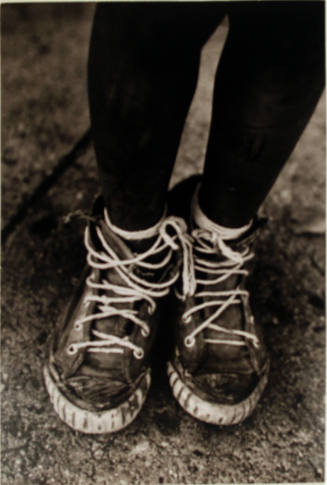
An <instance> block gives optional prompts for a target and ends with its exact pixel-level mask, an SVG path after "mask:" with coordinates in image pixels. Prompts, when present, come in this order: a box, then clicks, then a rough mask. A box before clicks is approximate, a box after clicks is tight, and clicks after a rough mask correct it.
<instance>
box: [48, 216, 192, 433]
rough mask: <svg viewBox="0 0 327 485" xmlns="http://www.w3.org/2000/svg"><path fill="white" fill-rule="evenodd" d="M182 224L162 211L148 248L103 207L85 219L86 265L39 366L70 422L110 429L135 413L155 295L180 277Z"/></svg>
mask: <svg viewBox="0 0 327 485" xmlns="http://www.w3.org/2000/svg"><path fill="white" fill-rule="evenodd" d="M185 230H186V226H185V223H184V222H183V221H182V220H181V219H178V218H176V217H175V218H174V217H168V218H166V219H164V220H163V221H162V222H160V223H159V224H158V225H157V227H156V235H155V236H154V238H153V243H152V244H151V245H150V248H148V249H146V250H145V251H144V250H143V251H142V252H135V251H131V249H130V244H129V243H128V244H127V243H126V241H124V240H123V239H122V238H121V237H120V236H119V235H117V231H115V230H114V226H112V224H111V223H110V221H109V218H108V216H107V214H106V212H105V217H104V218H103V217H100V218H97V220H95V221H94V222H92V223H90V224H89V226H88V227H87V229H86V232H85V245H86V248H87V251H88V257H87V261H88V267H87V269H86V271H85V275H84V277H83V278H82V281H81V284H80V286H79V288H78V290H77V293H76V294H75V296H74V298H73V300H72V302H71V303H70V305H69V307H68V309H67V312H66V314H65V316H64V318H63V319H62V322H61V324H60V325H59V326H58V328H57V329H56V332H55V336H54V339H53V343H52V348H51V352H50V359H49V363H48V365H46V366H45V369H44V376H45V383H46V387H47V389H48V392H49V394H50V397H51V401H52V403H53V405H54V408H55V410H56V412H57V413H58V414H59V416H60V418H61V419H62V420H63V421H64V422H65V423H66V424H68V425H69V426H71V427H72V428H73V429H75V430H78V431H81V432H84V433H110V432H114V431H118V430H120V429H122V428H124V427H126V426H127V425H128V424H129V423H131V422H132V421H133V419H134V418H135V417H136V416H137V414H138V413H139V411H140V409H141V407H142V405H143V403H144V400H145V398H146V395H147V392H148V390H149V386H150V380H151V378H150V351H151V349H152V346H153V342H154V337H155V334H156V329H157V326H158V308H157V303H158V299H160V298H162V297H164V296H165V295H167V294H168V292H169V290H170V287H171V285H172V284H174V282H175V281H176V280H177V278H178V275H179V259H180V256H179V245H178V244H177V242H176V241H177V239H178V238H179V237H181V236H182V233H183V232H185Z"/></svg>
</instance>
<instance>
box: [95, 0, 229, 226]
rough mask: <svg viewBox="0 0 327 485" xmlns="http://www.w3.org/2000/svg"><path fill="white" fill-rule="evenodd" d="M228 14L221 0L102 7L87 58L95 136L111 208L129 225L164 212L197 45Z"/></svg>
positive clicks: (196, 61) (115, 217) (117, 218)
mask: <svg viewBox="0 0 327 485" xmlns="http://www.w3.org/2000/svg"><path fill="white" fill-rule="evenodd" d="M224 13H225V7H224V6H223V4H220V5H200V4H196V5H194V4H169V3H168V4H151V3H149V4H139V3H136V4H134V3H127V4H124V3H109V4H101V5H99V6H98V8H97V12H96V16H95V21H94V28H93V34H92V40H91V48H90V57H89V99H90V113H91V121H92V131H93V139H94V146H95V151H96V156H97V162H98V168H99V173H100V179H101V182H102V187H103V194H104V198H105V202H106V205H107V208H108V209H109V212H110V214H111V218H112V221H113V223H114V224H116V225H118V226H120V227H122V228H124V229H126V230H135V229H143V228H146V227H149V226H151V225H153V224H154V223H156V222H157V221H158V219H160V217H161V216H162V214H163V211H164V205H165V200H166V192H167V186H168V182H169V178H170V175H171V170H172V168H173V164H174V161H175V157H176V152H177V149H178V144H179V140H180V135H181V132H182V128H183V124H184V120H185V116H186V114H187V111H188V108H189V104H190V102H191V99H192V96H193V92H194V89H195V85H196V81H197V75H198V66H199V56H200V50H201V47H202V45H203V44H204V42H205V41H206V40H207V38H208V37H209V36H210V34H211V33H212V32H213V30H214V29H215V27H216V26H217V25H218V24H219V22H220V20H221V19H222V17H223V16H224Z"/></svg>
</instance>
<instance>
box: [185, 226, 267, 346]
mask: <svg viewBox="0 0 327 485" xmlns="http://www.w3.org/2000/svg"><path fill="white" fill-rule="evenodd" d="M192 239H193V242H194V243H193V244H194V245H193V253H192V258H193V264H192V265H190V267H193V275H192V278H194V281H195V288H198V287H199V286H202V287H206V286H209V287H210V286H214V285H217V283H221V282H223V281H226V280H227V279H228V278H230V277H232V276H236V275H244V276H246V275H247V274H248V271H247V270H246V269H244V264H245V263H246V262H247V261H249V260H250V259H252V258H253V257H254V254H253V253H251V251H250V249H249V248H246V249H244V251H242V252H237V251H235V250H233V249H232V248H231V247H230V246H228V245H227V244H226V243H225V242H224V241H223V240H222V239H221V237H219V235H218V234H217V233H215V232H213V231H208V230H205V229H194V230H193V232H192ZM217 253H218V254H220V255H221V256H222V258H221V259H220V260H217V258H215V256H216V255H217ZM206 275H209V278H208V277H206ZM190 279H191V277H190V276H187V281H189V280H190ZM186 286H187V285H186ZM192 289H193V287H192ZM191 295H192V296H193V297H194V298H195V299H199V298H201V299H203V298H209V299H207V301H202V302H201V303H199V304H195V305H194V306H193V307H192V308H190V309H189V310H187V311H186V312H184V314H183V315H182V319H183V321H184V322H185V324H186V325H187V324H188V323H190V321H191V317H192V315H193V314H195V313H197V312H199V311H201V310H205V309H206V308H213V312H212V314H211V315H210V317H208V318H207V319H205V320H204V321H203V322H202V323H201V324H200V325H198V326H197V327H196V328H195V329H194V330H193V331H192V332H190V333H189V334H188V336H187V337H186V338H185V339H184V344H185V346H186V347H192V346H193V345H194V343H195V338H196V336H197V335H198V334H200V333H201V332H203V331H204V330H206V329H210V330H213V331H216V332H220V333H223V334H226V335H230V336H234V337H235V336H237V337H241V338H242V339H241V340H239V339H235V340H234V339H222V338H210V339H209V338H206V339H204V341H205V342H207V343H210V344H218V345H219V344H224V345H236V346H243V345H247V342H250V343H252V344H253V345H254V346H257V345H258V338H257V337H256V335H254V334H252V333H250V332H247V331H244V330H236V329H226V328H224V327H223V326H221V325H219V324H217V323H214V322H217V320H218V318H219V317H220V316H221V315H222V314H223V313H224V312H225V311H226V310H227V308H229V307H230V306H231V305H238V304H241V302H242V298H243V297H248V296H249V293H248V291H246V290H243V289H241V288H239V287H236V288H234V289H231V290H206V288H204V289H203V290H200V291H196V290H195V291H194V292H193V293H191Z"/></svg>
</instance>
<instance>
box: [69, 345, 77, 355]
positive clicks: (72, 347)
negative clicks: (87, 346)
mask: <svg viewBox="0 0 327 485" xmlns="http://www.w3.org/2000/svg"><path fill="white" fill-rule="evenodd" d="M66 352H67V354H68V355H75V354H76V353H77V347H76V346H75V345H74V344H70V345H69V346H68V347H67V350H66Z"/></svg>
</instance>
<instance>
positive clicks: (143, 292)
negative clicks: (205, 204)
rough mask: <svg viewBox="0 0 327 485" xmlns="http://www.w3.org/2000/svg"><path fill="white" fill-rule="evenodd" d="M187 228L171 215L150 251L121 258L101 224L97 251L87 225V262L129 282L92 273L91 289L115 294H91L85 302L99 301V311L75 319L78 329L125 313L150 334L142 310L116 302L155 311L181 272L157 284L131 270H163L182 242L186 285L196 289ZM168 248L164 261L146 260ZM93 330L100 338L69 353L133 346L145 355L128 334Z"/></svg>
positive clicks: (113, 350)
mask: <svg viewBox="0 0 327 485" xmlns="http://www.w3.org/2000/svg"><path fill="white" fill-rule="evenodd" d="M107 224H108V220H107ZM169 230H170V232H171V233H173V235H170V234H169ZM186 231H187V227H186V224H185V222H184V221H183V219H181V218H179V217H174V216H170V217H167V218H166V219H165V220H163V222H162V223H161V224H160V227H159V228H158V237H157V239H156V241H155V242H154V243H153V245H152V246H151V247H150V248H149V249H148V250H146V251H145V252H143V253H140V254H138V255H136V256H134V257H133V258H130V259H124V260H121V259H120V258H119V256H118V255H117V254H116V253H115V251H114V249H113V248H112V247H110V245H109V244H108V243H107V241H106V239H105V237H104V235H103V233H102V231H101V229H100V227H99V226H96V233H97V237H98V239H99V241H100V242H101V244H102V248H103V249H102V250H101V251H97V250H95V249H94V248H93V247H92V244H91V242H90V232H89V228H88V227H87V228H86V230H85V246H86V248H87V251H88V255H87V261H88V264H89V266H90V267H91V268H93V269H94V270H111V269H113V270H115V271H116V272H117V274H118V275H119V276H120V277H121V279H122V280H123V282H124V283H125V284H122V285H119V284H113V283H110V282H109V281H108V280H106V279H102V280H101V282H96V281H94V279H93V278H92V273H91V275H90V276H89V277H88V278H87V280H86V284H87V286H88V287H89V288H90V290H91V291H94V290H97V292H98V293H99V292H100V291H101V292H102V293H105V292H110V293H111V295H112V294H113V295H114V296H107V295H105V294H101V295H100V294H94V295H90V296H87V297H86V298H85V300H84V302H83V304H85V305H87V304H88V303H89V302H95V303H96V307H97V312H96V313H92V314H90V315H88V316H86V317H84V318H81V319H80V320H77V321H76V322H75V330H78V331H82V329H83V325H84V324H85V323H86V322H89V321H93V320H99V319H105V318H109V317H112V316H121V317H123V318H124V319H126V320H127V321H131V322H133V323H134V324H135V325H137V326H139V327H140V328H141V333H142V335H143V336H144V337H147V336H148V335H149V334H150V328H149V325H148V323H147V322H146V321H144V320H143V319H141V318H140V317H139V316H138V312H137V311H136V310H133V309H129V308H126V309H123V308H116V307H115V304H117V303H118V304H123V303H127V304H130V303H135V302H137V301H141V300H145V301H146V302H147V303H148V313H149V315H151V314H153V313H154V311H155V309H156V301H155V299H156V298H161V297H164V296H165V295H167V294H168V293H169V290H170V287H171V286H172V285H173V284H174V283H175V282H176V280H177V279H178V277H179V272H178V271H176V272H175V274H174V275H173V276H172V277H170V278H169V279H168V280H166V281H164V282H160V283H155V282H150V281H147V280H146V279H143V278H140V277H139V276H137V275H136V274H135V272H133V271H131V265H133V266H134V267H137V266H138V267H141V268H145V269H148V270H160V269H161V268H163V267H165V266H166V265H167V264H168V263H169V261H170V260H171V257H172V254H173V252H174V251H177V250H178V249H179V248H180V246H179V244H178V242H179V243H180V245H181V246H182V254H183V259H184V261H183V275H184V277H183V280H184V281H185V285H184V286H187V288H186V291H188V290H189V289H191V290H192V291H193V287H194V284H195V282H194V281H193V285H192V281H190V280H189V277H190V276H189V275H192V274H193V271H192V270H191V268H190V266H191V264H192V257H191V253H192V244H191V240H190V237H189V236H188V235H187V233H186ZM166 249H168V251H167V254H166V255H165V256H164V257H163V259H162V260H161V261H159V262H157V263H150V262H149V261H146V260H147V258H149V257H150V256H154V255H156V254H159V253H160V252H162V251H164V250H166ZM184 290H185V288H184ZM91 333H92V334H93V336H94V337H95V338H96V340H89V341H86V342H76V343H73V344H71V345H70V346H69V347H68V352H69V353H70V354H74V353H76V352H77V351H78V350H79V349H87V351H88V352H93V353H95V352H103V353H123V352H124V349H131V350H132V351H133V355H134V357H135V358H136V359H142V358H143V356H144V351H143V349H142V348H141V347H138V346H137V345H135V344H134V343H132V342H131V341H130V340H129V337H128V336H125V337H122V338H121V337H117V336H115V335H110V334H108V333H105V332H100V331H98V330H96V329H92V328H91Z"/></svg>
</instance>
